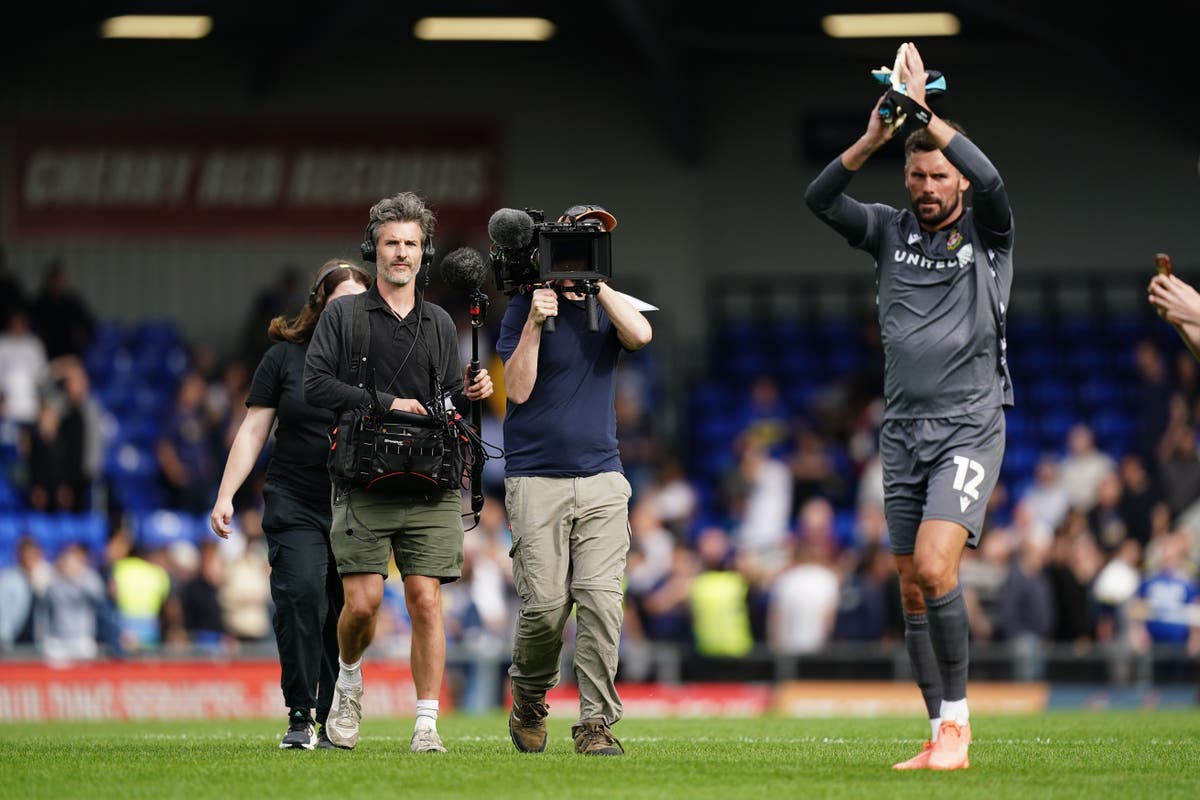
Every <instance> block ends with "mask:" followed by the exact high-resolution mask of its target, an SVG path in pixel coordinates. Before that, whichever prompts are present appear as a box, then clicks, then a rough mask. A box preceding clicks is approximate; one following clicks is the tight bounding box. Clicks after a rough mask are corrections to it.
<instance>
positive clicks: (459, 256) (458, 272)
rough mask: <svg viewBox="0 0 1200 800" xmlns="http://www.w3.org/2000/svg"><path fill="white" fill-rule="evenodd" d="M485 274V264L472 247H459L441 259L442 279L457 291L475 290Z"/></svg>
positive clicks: (481, 282)
mask: <svg viewBox="0 0 1200 800" xmlns="http://www.w3.org/2000/svg"><path fill="white" fill-rule="evenodd" d="M486 275H487V264H485V263H483V256H481V255H480V254H479V251H478V250H476V249H475V248H474V247H460V248H458V249H457V250H452V251H450V252H449V253H447V254H446V257H445V258H443V259H442V280H444V281H445V282H446V283H448V284H450V286H451V287H453V288H455V289H458V290H459V291H463V292H473V291H475V290H476V289H478V288H479V287H480V286H481V285H483V279H484V277H485V276H486Z"/></svg>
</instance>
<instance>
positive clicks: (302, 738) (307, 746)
mask: <svg viewBox="0 0 1200 800" xmlns="http://www.w3.org/2000/svg"><path fill="white" fill-rule="evenodd" d="M316 744H317V732H316V730H314V728H313V721H312V717H311V716H309V713H308V709H307V708H293V709H292V710H291V711H290V712H288V729H287V733H285V734H284V735H283V741H281V742H280V743H279V749H280V750H312V749H313V747H315V746H316Z"/></svg>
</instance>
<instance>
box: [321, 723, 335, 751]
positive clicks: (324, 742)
mask: <svg viewBox="0 0 1200 800" xmlns="http://www.w3.org/2000/svg"><path fill="white" fill-rule="evenodd" d="M317 749H318V750H336V749H337V745H336V744H334V743H333V742H331V741H329V733H328V732H327V731H326V730H325V724H324V723H322V724H321V725H319V726H318V727H317Z"/></svg>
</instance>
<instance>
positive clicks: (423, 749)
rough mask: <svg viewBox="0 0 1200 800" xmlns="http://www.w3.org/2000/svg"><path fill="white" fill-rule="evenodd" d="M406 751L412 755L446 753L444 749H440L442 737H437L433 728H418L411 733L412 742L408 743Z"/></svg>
mask: <svg viewBox="0 0 1200 800" xmlns="http://www.w3.org/2000/svg"><path fill="white" fill-rule="evenodd" d="M408 749H409V750H412V751H413V752H414V753H444V752H446V748H445V747H442V737H440V736H438V732H437V731H435V730H434V729H433V728H419V729H417V730H415V731H413V735H412V742H410V743H409V745H408Z"/></svg>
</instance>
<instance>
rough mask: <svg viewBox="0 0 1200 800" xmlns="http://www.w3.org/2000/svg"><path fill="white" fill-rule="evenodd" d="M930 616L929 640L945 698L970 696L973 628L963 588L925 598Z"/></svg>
mask: <svg viewBox="0 0 1200 800" xmlns="http://www.w3.org/2000/svg"><path fill="white" fill-rule="evenodd" d="M925 614H926V616H927V617H929V640H930V643H931V644H932V645H933V652H934V653H936V654H937V660H938V667H939V669H940V670H941V673H942V698H943V699H944V700H950V701H954V700H962V699H963V698H965V697H966V696H967V660H968V647H969V644H970V629H969V628H968V627H967V603H966V601H965V600H963V596H962V587H961V586H955V587H954V588H953V589H951V590H950V591H949V592H947V593H946V594H944V595H942V596H941V597H926V598H925Z"/></svg>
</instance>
